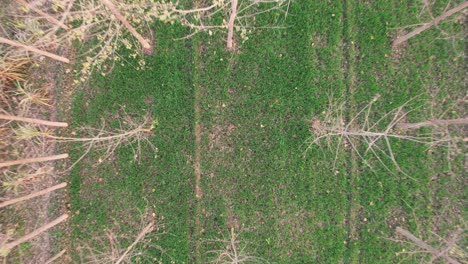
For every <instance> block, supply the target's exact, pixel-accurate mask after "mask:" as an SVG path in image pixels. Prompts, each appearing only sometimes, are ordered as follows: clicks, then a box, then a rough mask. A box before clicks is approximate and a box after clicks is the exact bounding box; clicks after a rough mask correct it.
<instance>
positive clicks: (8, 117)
mask: <svg viewBox="0 0 468 264" xmlns="http://www.w3.org/2000/svg"><path fill="white" fill-rule="evenodd" d="M0 119H4V120H11V121H21V122H27V123H33V124H37V125H45V126H53V127H67V126H68V124H67V123H65V122H53V121H46V120H41V119H35V118H28V117H21V116H12V115H4V114H0Z"/></svg>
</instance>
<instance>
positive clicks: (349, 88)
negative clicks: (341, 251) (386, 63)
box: [342, 0, 360, 263]
mask: <svg viewBox="0 0 468 264" xmlns="http://www.w3.org/2000/svg"><path fill="white" fill-rule="evenodd" d="M350 2H351V1H349V0H344V1H343V5H344V8H343V18H344V19H343V20H344V25H343V43H344V44H343V47H342V52H343V56H344V58H343V59H344V61H345V66H344V68H345V69H344V82H345V87H346V91H345V93H346V97H347V98H349V100H347V105H346V112H347V113H348V115H347V116H346V117H345V118H346V119H347V120H351V119H352V118H353V116H354V115H355V114H356V111H357V110H356V104H355V101H354V100H353V99H354V92H355V89H356V74H355V72H354V67H355V64H356V60H355V57H356V47H355V41H354V40H355V36H354V34H355V33H354V30H355V29H354V26H355V25H354V20H353V10H352V9H353V6H352V3H350ZM349 156H350V159H349V162H348V164H347V165H346V166H347V170H348V173H347V174H348V182H349V184H348V190H347V196H348V212H347V216H346V225H347V232H348V240H347V247H348V250H347V253H346V255H345V256H344V257H345V259H348V263H359V247H358V245H357V244H356V243H357V241H358V240H359V233H358V232H359V231H358V225H359V223H358V221H359V220H358V217H359V208H360V202H359V200H360V198H359V191H358V190H357V181H358V177H359V162H358V159H359V157H358V156H357V155H356V153H355V152H354V151H351V152H349Z"/></svg>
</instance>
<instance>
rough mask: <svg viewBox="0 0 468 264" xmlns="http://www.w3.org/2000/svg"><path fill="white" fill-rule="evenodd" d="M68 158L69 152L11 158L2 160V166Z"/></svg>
mask: <svg viewBox="0 0 468 264" xmlns="http://www.w3.org/2000/svg"><path fill="white" fill-rule="evenodd" d="M66 158H68V154H60V155H54V156H48V157H39V158H30V159H22V160H10V161H5V162H0V168H2V167H8V166H13V165H20V164H26V163H34V162H46V161H53V160H59V159H66Z"/></svg>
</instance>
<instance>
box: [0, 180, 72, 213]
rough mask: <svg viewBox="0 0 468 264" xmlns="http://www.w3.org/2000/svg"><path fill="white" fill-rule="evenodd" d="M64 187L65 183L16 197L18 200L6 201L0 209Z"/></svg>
mask: <svg viewBox="0 0 468 264" xmlns="http://www.w3.org/2000/svg"><path fill="white" fill-rule="evenodd" d="M65 186H67V183H66V182H64V183H60V184H57V185H55V186H52V187H50V188H47V189H44V190H41V191H37V192H35V193H31V194H28V195H26V196H22V197H18V198H14V199H11V200H8V201H6V202H3V203H0V208H3V207H5V206H8V205H12V204H15V203H19V202H23V201H27V200H29V199H32V198H35V197H38V196H41V195H46V194H48V193H50V192H53V191H55V190H58V189H61V188H63V187H65Z"/></svg>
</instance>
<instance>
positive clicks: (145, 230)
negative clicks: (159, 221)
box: [115, 223, 154, 264]
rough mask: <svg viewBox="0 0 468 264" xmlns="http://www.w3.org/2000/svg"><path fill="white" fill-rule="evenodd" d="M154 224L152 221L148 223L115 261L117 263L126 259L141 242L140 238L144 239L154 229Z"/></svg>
mask: <svg viewBox="0 0 468 264" xmlns="http://www.w3.org/2000/svg"><path fill="white" fill-rule="evenodd" d="M153 226H154V225H153V223H150V224H149V225H147V226H146V227H145V228H144V229H143V230H142V231H141V232H140V234H138V236H137V238H136V239H135V241H134V242H133V243H132V244H131V245H130V246H129V247H128V248H127V250H125V252H124V253H123V254H122V256H120V258H119V259H118V260H117V261H116V262H115V264H120V263H121V262H122V261H123V260H124V259H125V257H126V256H127V254H128V253H129V252H130V251H131V250H132V249H133V248H134V247H135V246H136V245H137V244H138V243H139V242H140V240H142V239H143V238H144V237H145V236H146V234H148V233H149V232H151V231H152V230H153Z"/></svg>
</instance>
